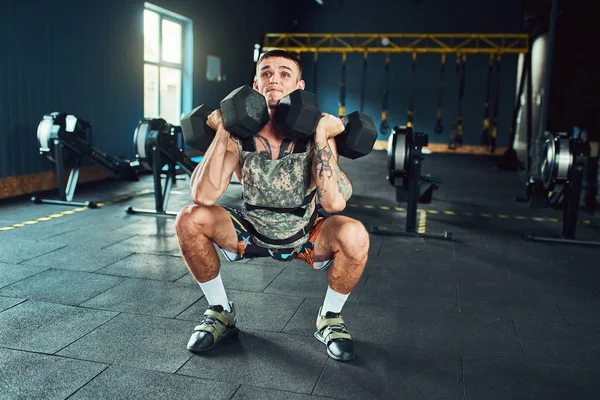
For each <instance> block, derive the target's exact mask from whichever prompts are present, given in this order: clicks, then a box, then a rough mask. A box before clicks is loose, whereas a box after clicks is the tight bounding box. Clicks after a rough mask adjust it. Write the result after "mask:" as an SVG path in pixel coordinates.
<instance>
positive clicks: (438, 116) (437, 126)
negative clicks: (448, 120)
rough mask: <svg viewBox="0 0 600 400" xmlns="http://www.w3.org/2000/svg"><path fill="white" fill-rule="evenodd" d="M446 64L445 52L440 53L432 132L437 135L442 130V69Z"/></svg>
mask: <svg viewBox="0 0 600 400" xmlns="http://www.w3.org/2000/svg"><path fill="white" fill-rule="evenodd" d="M445 66H446V53H442V65H441V67H440V91H439V92H438V108H437V113H436V119H435V127H434V129H433V130H434V132H435V133H437V134H438V135H439V134H440V133H442V132H444V125H442V109H443V108H444V70H445V69H446V68H445Z"/></svg>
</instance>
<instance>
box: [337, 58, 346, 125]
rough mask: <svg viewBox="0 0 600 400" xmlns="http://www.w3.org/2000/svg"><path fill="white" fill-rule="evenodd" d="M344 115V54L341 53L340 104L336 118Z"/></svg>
mask: <svg viewBox="0 0 600 400" xmlns="http://www.w3.org/2000/svg"><path fill="white" fill-rule="evenodd" d="M344 115H346V53H342V81H341V82H340V104H339V109H338V117H340V118H341V117H343V116H344Z"/></svg>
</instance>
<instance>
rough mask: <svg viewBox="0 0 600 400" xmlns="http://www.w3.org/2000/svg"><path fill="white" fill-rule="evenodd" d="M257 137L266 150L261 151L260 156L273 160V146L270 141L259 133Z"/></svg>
mask: <svg viewBox="0 0 600 400" xmlns="http://www.w3.org/2000/svg"><path fill="white" fill-rule="evenodd" d="M256 137H257V138H258V140H260V142H261V143H262V145H263V147H264V148H265V149H264V150H261V151H260V154H261V155H262V156H264V157H268V158H271V157H272V155H273V152H272V151H271V145H270V144H269V141H268V140H267V139H266V138H265V137H264V136H261V135H259V134H258V133H257V134H256Z"/></svg>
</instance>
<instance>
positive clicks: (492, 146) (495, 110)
mask: <svg viewBox="0 0 600 400" xmlns="http://www.w3.org/2000/svg"><path fill="white" fill-rule="evenodd" d="M500 61H501V56H500V54H498V56H497V58H496V89H495V90H496V96H495V97H496V98H495V99H494V108H493V110H492V138H491V139H492V140H491V141H490V152H491V153H493V152H494V151H496V136H497V135H498V109H499V108H500Z"/></svg>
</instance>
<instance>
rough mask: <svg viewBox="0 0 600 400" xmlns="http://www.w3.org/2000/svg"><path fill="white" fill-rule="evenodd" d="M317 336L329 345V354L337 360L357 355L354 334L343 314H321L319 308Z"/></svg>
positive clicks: (352, 357) (349, 358) (348, 359)
mask: <svg viewBox="0 0 600 400" xmlns="http://www.w3.org/2000/svg"><path fill="white" fill-rule="evenodd" d="M315 337H316V338H317V339H318V340H319V341H320V342H322V343H324V344H325V345H326V346H327V354H329V356H330V357H331V358H333V359H334V360H336V361H350V360H352V359H354V358H355V357H356V354H355V352H354V343H353V342H352V336H350V333H348V330H347V329H346V325H345V324H344V320H343V319H342V316H341V314H336V313H332V312H327V313H326V314H325V315H324V316H321V308H319V315H318V316H317V331H316V332H315Z"/></svg>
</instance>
